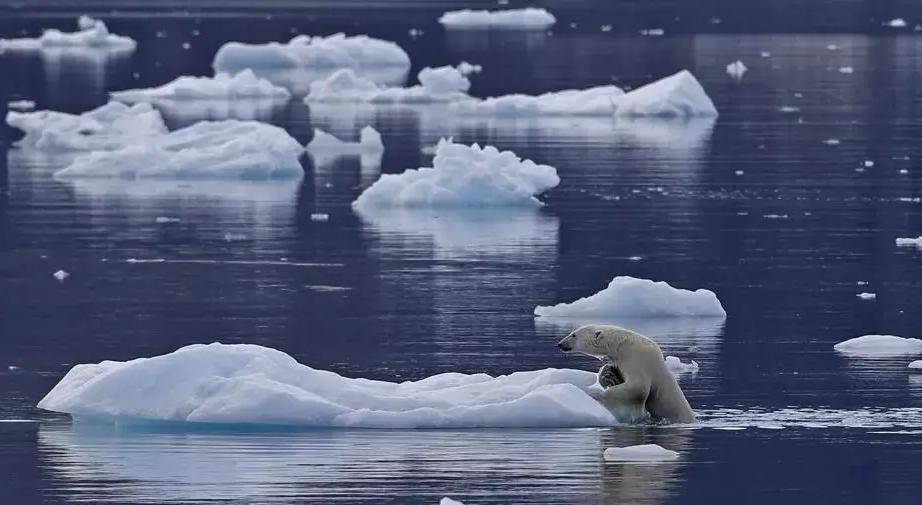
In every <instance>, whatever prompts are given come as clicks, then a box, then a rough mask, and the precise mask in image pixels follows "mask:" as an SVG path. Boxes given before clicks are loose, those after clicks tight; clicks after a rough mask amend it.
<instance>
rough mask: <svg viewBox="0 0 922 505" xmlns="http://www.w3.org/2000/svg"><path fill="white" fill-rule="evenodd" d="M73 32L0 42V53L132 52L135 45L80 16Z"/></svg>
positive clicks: (129, 40) (0, 40)
mask: <svg viewBox="0 0 922 505" xmlns="http://www.w3.org/2000/svg"><path fill="white" fill-rule="evenodd" d="M77 28H78V31H76V32H62V31H60V30H56V29H49V30H45V31H44V32H43V33H42V35H41V36H39V37H35V38H19V39H0V52H3V51H43V50H54V49H69V48H76V49H93V50H104V51H118V52H122V51H124V52H129V51H134V49H135V47H136V46H137V43H136V42H135V41H134V40H133V39H132V38H130V37H123V36H120V35H115V34H112V33H109V29H108V28H107V27H106V24H105V23H103V22H102V21H100V20H98V19H93V18H91V17H88V16H80V18H79V19H78V20H77Z"/></svg>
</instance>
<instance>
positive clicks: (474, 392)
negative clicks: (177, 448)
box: [38, 343, 615, 428]
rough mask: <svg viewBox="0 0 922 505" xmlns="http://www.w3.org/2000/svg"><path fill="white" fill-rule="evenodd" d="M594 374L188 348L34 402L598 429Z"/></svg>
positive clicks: (430, 424)
mask: <svg viewBox="0 0 922 505" xmlns="http://www.w3.org/2000/svg"><path fill="white" fill-rule="evenodd" d="M596 379H597V375H596V373H594V372H587V371H583V370H566V369H552V368H550V369H545V370H536V371H528V372H516V373H513V374H510V375H502V376H498V377H491V376H489V375H487V374H483V373H480V374H474V375H466V374H462V373H444V374H440V375H435V376H432V377H428V378H426V379H422V380H419V381H415V382H414V381H405V382H400V383H396V382H384V381H375V380H367V379H352V378H347V377H343V376H341V375H339V374H336V373H334V372H329V371H325V370H317V369H314V368H311V367H309V366H305V365H302V364H300V363H298V362H297V361H295V359H294V358H292V357H291V356H289V355H287V354H285V353H283V352H281V351H277V350H275V349H270V348H267V347H262V346H258V345H249V344H238V345H223V344H219V343H214V344H209V345H201V344H196V345H190V346H187V347H183V348H181V349H179V350H177V351H175V352H172V353H169V354H165V355H162V356H156V357H152V358H139V359H134V360H131V361H126V362H118V361H103V362H101V363H99V364H84V365H77V366H75V367H73V368H72V369H71V370H70V371H69V372H68V373H67V375H66V376H65V377H64V378H63V379H61V381H60V382H59V383H58V384H57V385H56V386H55V387H54V388H53V389H52V390H51V391H50V392H49V393H48V394H47V395H46V396H45V397H44V398H43V399H42V400H41V401H40V402H39V403H38V407H39V408H41V409H45V410H50V411H55V412H63V413H68V414H71V415H72V416H74V417H75V418H88V419H93V420H96V421H100V422H103V421H108V420H111V421H118V422H131V421H132V420H141V421H173V422H189V423H197V424H200V423H225V424H226V423H232V424H263V425H289V426H302V427H356V428H358V427H361V428H474V427H494V428H507V427H508V428H513V427H516V428H521V427H598V426H611V425H614V424H615V419H614V417H613V416H612V414H611V413H610V412H609V411H608V410H607V409H606V408H605V407H603V406H602V405H600V404H599V403H598V402H596V401H595V400H594V399H593V398H592V397H591V396H590V395H589V394H587V392H586V391H587V390H588V389H590V388H593V387H594V386H593V384H594V383H595V382H596Z"/></svg>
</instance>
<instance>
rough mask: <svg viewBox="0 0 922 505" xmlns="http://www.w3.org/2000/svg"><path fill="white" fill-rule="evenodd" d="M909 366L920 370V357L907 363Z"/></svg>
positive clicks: (921, 364)
mask: <svg viewBox="0 0 922 505" xmlns="http://www.w3.org/2000/svg"><path fill="white" fill-rule="evenodd" d="M909 368H911V369H913V370H922V359H917V360H915V361H913V362H911V363H909Z"/></svg>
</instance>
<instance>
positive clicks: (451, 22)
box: [439, 8, 557, 30]
mask: <svg viewBox="0 0 922 505" xmlns="http://www.w3.org/2000/svg"><path fill="white" fill-rule="evenodd" d="M556 22H557V18H555V17H554V15H553V14H551V13H550V12H548V11H547V10H545V9H536V8H526V9H506V10H496V11H488V10H471V9H463V10H458V11H450V12H446V13H444V14H442V16H441V17H440V18H439V23H441V24H442V25H443V26H445V27H446V28H506V29H530V30H531V29H534V30H543V29H546V28H550V27H551V26H553V25H554V23H556Z"/></svg>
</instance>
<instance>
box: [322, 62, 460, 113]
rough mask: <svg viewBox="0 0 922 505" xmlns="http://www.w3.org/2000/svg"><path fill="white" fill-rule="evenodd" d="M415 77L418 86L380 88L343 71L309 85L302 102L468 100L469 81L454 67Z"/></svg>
mask: <svg viewBox="0 0 922 505" xmlns="http://www.w3.org/2000/svg"><path fill="white" fill-rule="evenodd" d="M417 77H418V79H419V82H420V84H419V85H417V86H412V87H409V88H403V87H380V86H378V85H377V84H375V83H374V82H373V81H372V80H371V79H367V78H365V77H361V76H359V75H357V74H356V73H355V71H353V70H352V69H342V70H338V71H336V72H335V73H333V74H332V75H330V77H328V78H327V79H324V80H320V81H315V82H313V83H311V86H310V92H309V93H308V94H307V96H306V97H305V98H304V102H305V103H308V104H310V103H311V102H370V103H433V102H452V101H456V100H470V99H471V97H470V96H468V94H467V90H468V89H469V88H470V87H471V82H470V81H469V80H468V79H467V77H465V76H464V75H463V74H462V73H461V71H459V70H458V69H456V68H455V67H450V66H445V67H438V68H429V67H426V68H424V69H422V70H421V71H420V72H419V74H418V76H417Z"/></svg>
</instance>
